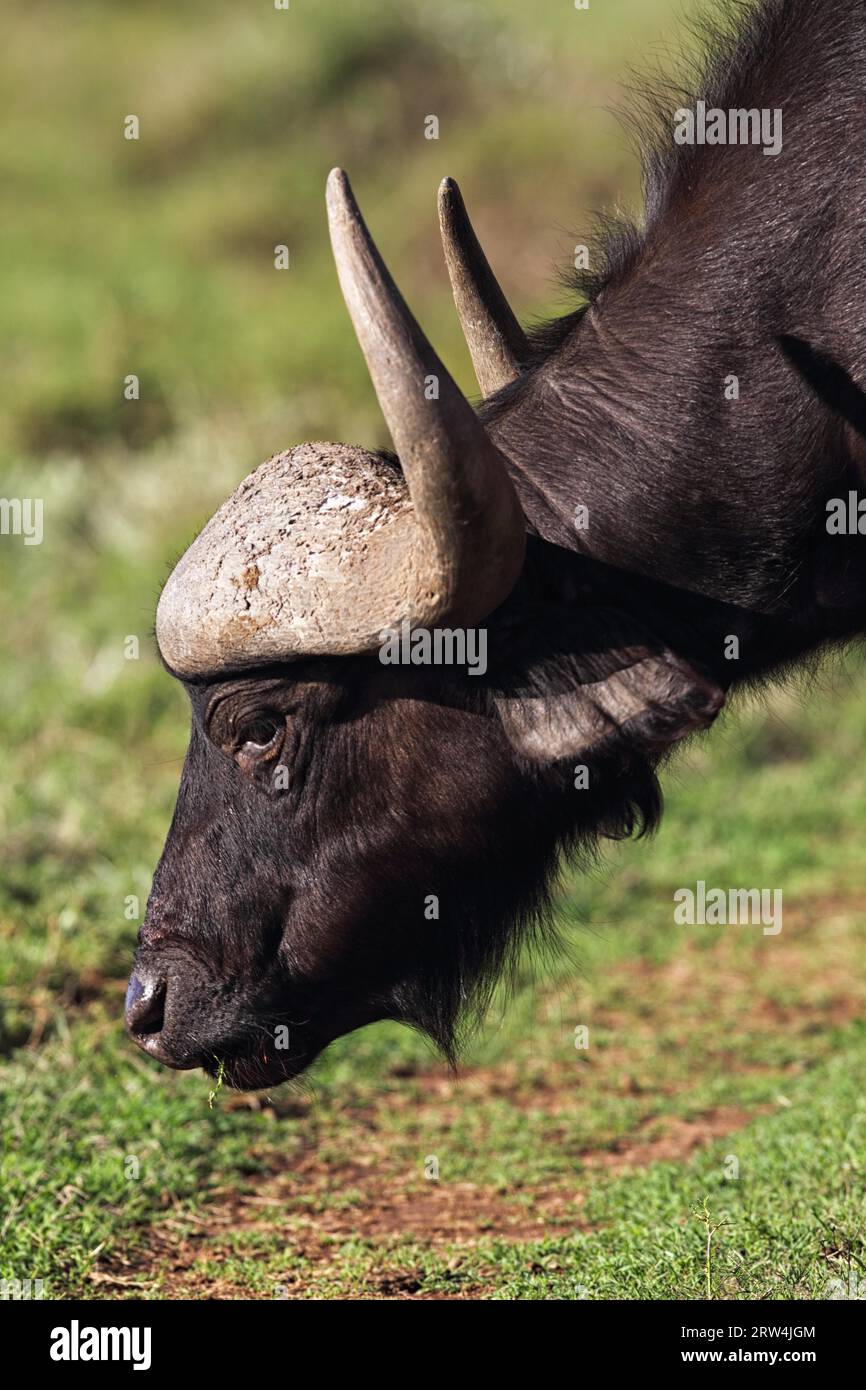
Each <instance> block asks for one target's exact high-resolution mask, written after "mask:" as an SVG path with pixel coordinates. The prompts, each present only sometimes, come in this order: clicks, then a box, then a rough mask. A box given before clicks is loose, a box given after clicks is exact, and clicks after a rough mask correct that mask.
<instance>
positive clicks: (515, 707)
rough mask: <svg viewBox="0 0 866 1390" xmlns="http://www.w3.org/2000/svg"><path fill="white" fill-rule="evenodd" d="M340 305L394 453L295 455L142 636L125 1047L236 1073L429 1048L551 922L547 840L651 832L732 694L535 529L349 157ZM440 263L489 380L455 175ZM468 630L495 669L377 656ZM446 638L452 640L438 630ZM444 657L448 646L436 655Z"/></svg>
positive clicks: (216, 540)
mask: <svg viewBox="0 0 866 1390" xmlns="http://www.w3.org/2000/svg"><path fill="white" fill-rule="evenodd" d="M328 207H329V217H330V225H331V236H332V241H333V246H334V253H335V258H336V262H337V268H338V272H339V276H340V282H341V286H342V289H343V294H344V297H345V299H346V302H347V305H348V308H349V312H350V314H351V317H352V320H353V323H354V326H355V330H356V333H357V335H358V338H359V341H360V344H361V347H362V349H363V352H364V355H365V357H366V360H367V364H368V367H369V369H370V373H371V376H372V379H373V384H374V386H375V388H376V391H377V394H378V397H379V401H380V403H381V406H382V409H383V412H384V415H385V418H386V420H387V423H388V426H389V429H390V432H391V435H392V438H393V441H394V444H395V447H396V455H397V456H396V457H394V456H392V455H386V454H374V453H367V452H364V451H362V450H360V449H356V448H350V447H347V446H345V445H341V444H304V445H301V446H299V447H297V448H294V449H292V450H290V451H289V452H287V453H284V454H280V455H278V456H277V457H275V458H273V459H271V460H270V461H269V462H268V463H265V464H263V465H262V466H261V467H260V468H259V469H257V470H256V471H255V472H254V473H252V474H251V475H250V476H249V477H248V478H247V479H246V480H245V481H244V482H243V483H242V484H241V485H240V487H239V488H238V490H237V491H236V492H235V494H234V495H233V496H232V497H231V498H230V499H229V501H228V502H226V503H225V504H224V505H223V506H222V507H221V508H220V510H219V511H218V512H217V514H216V515H215V517H214V518H213V519H212V520H211V522H210V523H209V524H208V525H207V526H206V527H205V529H204V530H203V531H202V532H201V534H200V535H199V537H198V538H197V539H196V541H195V542H194V543H193V545H192V546H191V547H190V549H189V550H188V551H187V553H186V554H185V555H184V557H183V558H182V559H181V561H180V562H179V564H178V565H177V567H176V568H175V570H174V572H173V574H172V575H171V577H170V579H169V580H168V583H167V584H166V586H165V589H164V591H163V594H162V597H161V600H160V603H159V609H158V613H157V638H158V642H159V646H160V650H161V654H162V657H163V660H164V662H165V664H166V666H167V667H168V668H169V670H170V672H171V673H172V675H174V676H175V677H177V678H178V679H180V680H182V681H183V682H184V684H185V686H186V689H187V691H188V694H189V698H190V702H191V706H192V731H191V737H190V745H189V751H188V754H187V759H186V765H185V767H184V771H183V776H182V780H181V786H180V793H179V797H178V802H177V807H176V810H175V814H174V819H173V821H172V825H171V829H170V831H169V835H168V839H167V842H166V846H165V849H164V852H163V855H162V858H161V860H160V863H159V866H158V868H157V871H156V875H155V878H154V884H153V890H152V893H151V897H150V900H149V903H148V909H147V914H146V918H145V922H144V924H143V926H142V930H141V933H140V940H139V949H138V953H137V956H136V963H135V968H134V972H133V975H132V978H131V981H130V986H129V992H128V996H127V1022H128V1026H129V1029H130V1031H131V1033H132V1035H133V1037H134V1038H135V1040H136V1042H137V1043H139V1045H140V1046H141V1047H142V1048H143V1049H144V1050H145V1051H147V1052H148V1053H150V1054H151V1055H152V1056H154V1057H156V1058H158V1059H159V1060H160V1061H162V1062H165V1063H167V1064H168V1065H170V1066H174V1067H196V1066H203V1067H205V1068H207V1069H209V1070H211V1071H213V1070H215V1069H216V1068H217V1066H218V1065H219V1064H222V1065H223V1066H224V1068H225V1075H226V1077H227V1079H228V1081H229V1082H230V1083H231V1084H233V1085H237V1086H257V1085H264V1084H271V1083H275V1082H278V1081H280V1080H283V1079H285V1078H287V1077H290V1076H293V1075H296V1074H297V1073H298V1072H300V1071H301V1070H303V1068H304V1067H305V1066H307V1065H308V1064H309V1062H310V1061H311V1060H312V1059H313V1058H314V1057H315V1056H316V1055H317V1054H318V1053H319V1052H320V1051H321V1050H322V1049H323V1048H324V1047H325V1046H327V1044H328V1043H329V1042H331V1041H332V1040H333V1039H334V1038H336V1037H338V1036H340V1035H341V1034H344V1033H346V1032H348V1031H350V1030H352V1029H355V1028H358V1027H359V1026H361V1025H363V1024H365V1023H368V1022H371V1021H373V1020H377V1019H385V1018H389V1019H397V1020H400V1021H403V1022H406V1023H408V1024H410V1025H413V1026H416V1027H418V1028H421V1029H423V1030H424V1031H425V1032H426V1033H428V1034H429V1035H430V1036H431V1037H432V1038H433V1039H434V1040H435V1041H436V1042H437V1043H438V1044H439V1045H440V1046H441V1047H442V1048H444V1049H445V1051H446V1052H448V1053H451V1052H452V1051H453V1049H454V1046H455V1030H456V1025H457V1023H458V1020H460V1019H461V1018H465V1017H466V1016H467V1010H469V1011H470V1012H471V1009H472V1008H473V1006H474V1007H475V1009H476V1011H477V1006H478V1005H480V1004H483V1002H484V1000H485V998H486V994H487V992H488V990H489V988H490V986H491V985H492V984H493V982H494V981H495V980H496V978H497V977H498V976H499V975H500V974H501V972H502V970H503V968H504V967H507V965H508V964H509V962H510V961H511V960H512V959H513V953H514V949H515V943H516V942H517V941H518V940H519V939H520V938H521V933H520V932H519V930H518V929H519V928H521V927H523V928H526V929H529V930H532V929H533V928H534V927H536V926H537V925H538V924H539V923H540V922H543V921H544V918H545V911H544V909H545V905H546V901H547V892H548V888H549V884H550V881H551V878H552V875H553V872H554V869H555V865H556V862H557V857H558V855H559V853H560V852H561V850H562V849H564V848H568V847H570V846H572V845H574V844H575V843H578V842H580V841H581V840H584V841H585V840H587V839H591V838H592V837H593V836H595V835H597V834H599V833H604V834H623V833H628V832H629V831H630V830H631V829H633V828H634V826H635V825H636V824H637V823H639V822H643V823H648V822H652V820H653V819H654V817H655V816H656V814H657V811H658V807H659V793H658V788H657V784H656V781H655V776H654V768H655V765H656V764H657V762H658V760H659V758H660V757H661V756H663V754H664V752H665V750H666V749H667V748H668V747H669V745H670V744H672V743H673V742H674V741H676V740H677V739H679V738H680V737H682V736H683V735H684V734H686V733H688V732H690V731H691V730H693V729H696V728H700V727H704V726H705V725H707V724H708V723H709V722H710V721H711V720H712V719H713V717H714V716H715V714H716V712H717V711H718V709H719V707H720V705H721V703H722V698H723V697H722V693H721V690H720V689H719V688H718V686H717V685H716V684H714V683H713V682H712V681H710V680H709V679H708V678H707V676H706V675H705V674H703V673H702V670H701V669H700V664H699V663H694V662H691V661H685V660H684V659H682V658H681V657H680V656H677V655H675V654H674V651H673V650H672V648H671V645H670V643H669V638H668V637H667V636H666V637H665V638H664V639H662V638H660V637H659V636H658V632H657V629H656V628H655V627H654V626H653V621H652V610H651V605H649V606H646V605H645V607H644V610H643V611H639V610H638V607H637V606H636V605H635V604H633V603H624V602H623V597H622V592H621V582H622V581H621V580H618V579H615V578H614V579H612V578H610V577H609V576H607V577H605V576H604V575H603V574H601V573H599V572H596V570H595V568H594V567H593V566H592V564H591V562H590V561H588V560H587V559H586V558H585V557H583V556H581V555H580V554H578V553H576V552H573V551H570V550H567V549H563V548H561V547H557V546H554V545H550V544H549V543H548V542H545V541H542V540H541V539H540V538H539V537H538V536H537V535H534V534H530V535H529V536H527V524H526V521H525V518H524V514H523V510H522V508H521V505H520V503H519V502H518V495H517V491H516V490H515V480H514V479H513V472H514V470H513V465H512V464H511V462H510V460H509V459H508V458H507V457H506V456H505V455H504V454H503V453H501V452H500V450H499V449H498V448H497V447H496V445H495V444H494V443H493V441H492V438H491V437H490V436H489V434H488V432H487V431H486V430H485V428H484V426H483V425H482V423H481V421H480V420H479V418H478V416H477V415H476V414H475V412H474V410H473V409H472V408H471V406H470V405H469V403H468V402H467V401H466V399H465V398H464V397H463V395H462V394H461V393H460V391H459V390H458V388H457V386H456V385H455V383H454V381H453V380H452V378H451V377H450V375H449V374H448V372H447V371H446V369H445V368H444V366H443V365H442V363H441V362H440V361H439V359H438V357H437V356H436V354H435V353H434V351H433V349H432V348H431V346H430V344H429V343H428V342H427V340H426V338H425V337H424V335H423V333H422V332H421V330H420V328H419V327H418V325H417V323H416V322H415V320H414V318H413V317H412V316H411V314H410V313H409V310H408V309H407V308H406V305H405V304H404V302H403V300H402V299H401V297H400V295H399V292H398V291H397V289H396V287H395V285H394V284H393V281H392V280H391V278H390V276H389V274H388V272H387V270H386V269H385V266H384V265H383V263H382V261H381V259H380V257H379V255H378V252H377V251H376V248H375V246H374V245H373V243H372V241H371V239H370V237H369V234H368V232H367V229H366V227H365V226H364V223H363V221H362V219H361V217H360V214H359V212H358V209H357V207H356V205H355V202H354V200H353V198H352V194H351V191H350V189H349V186H348V182H347V180H346V178H345V176H344V175H343V174H341V173H340V172H338V171H335V172H334V174H332V175H331V179H330V182H329V187H328ZM441 212H442V220H443V233H444V236H445V246H446V256H447V260H448V266H449V271H450V273H451V278H452V283H453V287H454V292H455V299H456V301H457V305H458V309H459V310H460V313H461V318H462V320H463V322H464V327H465V329H466V332H467V338H468V339H469V344H470V349H471V351H472V356H473V361H474V363H475V366H476V371H477V372H478V376H479V380H480V381H481V384H482V386H483V388H484V389H485V390H486V391H487V392H490V391H493V390H496V389H498V388H499V387H500V386H503V385H505V384H507V382H508V381H509V380H510V379H511V378H512V377H513V376H515V375H516V374H518V373H519V372H520V370H521V361H522V357H523V354H524V352H525V340H524V339H523V335H522V333H521V330H520V328H519V326H518V325H517V323H516V320H515V319H514V317H513V315H512V314H511V311H510V309H509V308H508V306H507V304H506V303H505V301H504V299H503V298H502V295H501V291H499V287H498V285H497V284H496V282H495V280H494V279H493V276H492V273H491V272H490V268H489V266H488V265H487V262H486V260H485V259H484V257H483V254H482V252H481V250H480V247H479V246H478V243H477V242H476V240H475V238H474V235H473V233H472V229H471V227H470V226H469V224H468V221H467V219H466V217H465V211H464V209H463V206H462V203H461V201H460V198H459V194H458V193H457V190H456V188H455V186H454V185H453V184H451V183H450V182H449V183H446V185H444V186H443V191H442V199H441ZM479 629H483V635H484V639H485V660H484V661H483V662H476V664H475V665H474V666H472V665H468V664H465V663H464V664H462V665H461V664H459V663H458V664H453V665H452V664H448V663H447V661H446V664H428V663H427V662H426V661H424V660H421V661H420V663H418V664H416V662H417V657H418V653H419V651H421V654H422V656H423V650H422V649H420V648H418V647H416V646H414V645H412V644H411V643H410V644H408V645H407V646H404V648H403V652H404V655H408V658H409V659H408V660H407V661H405V662H402V661H398V662H396V663H394V664H390V663H386V662H384V661H383V660H382V659H381V658H382V656H383V654H384V649H383V642H384V641H385V639H386V634H392V633H395V632H402V633H404V635H405V633H406V632H407V631H408V632H409V633H413V632H414V633H417V632H422V633H424V634H428V635H429V634H431V633H440V634H441V633H444V634H445V636H446V637H447V638H451V639H454V638H455V635H460V634H465V633H466V631H467V630H472V631H477V630H479ZM451 650H452V651H453V650H455V648H454V646H453V643H452V648H451ZM458 650H459V648H458Z"/></svg>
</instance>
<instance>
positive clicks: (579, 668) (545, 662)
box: [494, 609, 725, 762]
mask: <svg viewBox="0 0 866 1390" xmlns="http://www.w3.org/2000/svg"><path fill="white" fill-rule="evenodd" d="M592 618H593V621H592V625H591V626H592V629H593V631H590V632H587V631H586V630H584V631H583V632H582V633H581V634H580V635H578V634H577V633H576V634H575V640H574V645H573V647H572V650H571V651H567V652H563V651H562V650H560V651H559V652H557V653H555V654H554V655H553V656H552V657H548V658H547V659H542V660H541V661H540V662H538V663H534V664H533V665H532V666H531V668H530V669H529V670H527V671H526V673H525V676H524V678H523V679H522V680H521V682H520V684H519V685H518V686H517V687H516V688H514V689H512V690H509V691H500V692H497V693H496V695H495V696H494V699H495V704H496V708H497V712H498V714H499V718H500V721H501V723H502V727H503V729H504V731H505V734H506V736H507V738H508V739H509V742H510V743H511V744H512V746H513V748H514V749H515V751H516V752H518V753H519V754H520V755H521V756H522V757H524V758H527V759H529V760H530V761H532V762H555V761H556V760H557V759H559V758H572V757H577V756H580V755H581V754H584V753H593V752H602V751H605V752H606V751H607V750H608V748H612V747H613V745H614V743H615V742H616V741H617V740H619V741H620V742H621V743H622V742H624V743H625V744H626V745H627V746H628V747H630V748H631V749H633V750H635V751H637V752H640V753H642V754H644V755H645V756H647V757H649V758H650V759H651V760H652V759H656V758H658V757H660V756H661V755H662V754H663V753H664V752H665V750H666V748H667V747H668V746H669V745H670V744H672V743H676V742H677V740H678V739H681V738H685V737H686V736H687V735H688V734H690V733H694V732H695V731H696V730H698V729H704V728H706V727H707V726H708V725H710V724H711V723H712V722H713V720H714V719H715V717H716V715H717V714H718V712H719V710H720V709H721V708H722V705H723V704H724V701H725V695H724V691H723V690H722V689H721V688H720V687H719V686H717V685H715V684H714V683H713V682H712V680H710V679H708V678H707V677H706V676H704V675H702V674H701V673H700V672H699V671H698V670H697V669H696V668H695V667H694V666H692V665H691V664H690V663H689V662H687V661H685V660H683V659H682V658H681V657H678V656H676V655H675V654H674V653H673V652H672V651H670V650H669V649H668V648H667V647H665V646H664V645H663V644H661V643H659V642H658V641H656V640H655V639H654V638H653V637H652V636H651V635H650V634H649V633H648V632H647V631H646V629H645V628H643V627H642V626H640V625H638V624H637V623H636V622H635V621H634V620H632V619H631V618H625V617H624V615H623V614H621V613H615V612H613V611H612V610H601V609H596V610H594V612H593V615H592ZM572 621H573V620H572Z"/></svg>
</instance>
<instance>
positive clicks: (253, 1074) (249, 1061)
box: [203, 1048, 321, 1091]
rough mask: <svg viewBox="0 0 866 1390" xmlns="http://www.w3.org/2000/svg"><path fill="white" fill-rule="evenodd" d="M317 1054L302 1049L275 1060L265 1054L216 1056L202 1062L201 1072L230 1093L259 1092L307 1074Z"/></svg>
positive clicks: (313, 1051)
mask: <svg viewBox="0 0 866 1390" xmlns="http://www.w3.org/2000/svg"><path fill="white" fill-rule="evenodd" d="M320 1051H321V1048H315V1049H314V1050H310V1049H305V1050H304V1051H303V1052H292V1053H289V1054H287V1055H286V1056H285V1057H275V1056H274V1055H273V1053H271V1054H270V1055H269V1054H268V1053H267V1052H264V1051H262V1052H261V1053H259V1054H252V1053H250V1054H247V1055H243V1056H233V1057H218V1056H216V1055H215V1056H214V1058H213V1060H212V1061H211V1062H206V1063H204V1065H203V1070H204V1071H205V1072H206V1073H207V1075H208V1076H210V1077H212V1078H213V1079H214V1081H219V1080H222V1081H223V1082H225V1084H226V1085H227V1086H229V1087H230V1088H231V1089H232V1090H233V1091H260V1090H262V1089H264V1088H265V1087H272V1086H280V1085H282V1083H283V1082H284V1081H293V1080H294V1079H295V1078H296V1077H298V1076H300V1075H301V1073H302V1072H304V1071H306V1069H307V1067H308V1066H309V1065H310V1063H311V1062H312V1061H313V1060H314V1058H315V1057H316V1056H317V1055H318V1053H319V1052H320Z"/></svg>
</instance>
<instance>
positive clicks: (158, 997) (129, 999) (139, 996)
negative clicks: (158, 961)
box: [126, 973, 166, 1037]
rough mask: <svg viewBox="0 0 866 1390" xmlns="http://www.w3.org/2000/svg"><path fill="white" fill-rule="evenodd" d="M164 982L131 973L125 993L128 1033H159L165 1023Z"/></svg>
mask: <svg viewBox="0 0 866 1390" xmlns="http://www.w3.org/2000/svg"><path fill="white" fill-rule="evenodd" d="M165 992H166V984H165V980H155V979H151V978H148V977H147V976H145V977H144V978H143V979H142V978H141V977H140V976H139V975H137V974H135V973H133V974H132V976H131V977H130V981H129V988H128V989H127V991H126V1026H127V1028H128V1029H129V1031H130V1033H135V1034H137V1035H138V1036H139V1037H140V1036H142V1034H150V1033H160V1032H162V1026H163V1023H164V1022H165Z"/></svg>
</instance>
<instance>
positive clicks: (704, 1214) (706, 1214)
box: [692, 1197, 731, 1298]
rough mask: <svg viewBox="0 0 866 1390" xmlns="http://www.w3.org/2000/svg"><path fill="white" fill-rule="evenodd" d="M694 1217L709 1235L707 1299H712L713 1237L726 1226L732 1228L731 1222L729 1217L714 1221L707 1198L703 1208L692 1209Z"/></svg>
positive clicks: (706, 1267) (706, 1257)
mask: <svg viewBox="0 0 866 1390" xmlns="http://www.w3.org/2000/svg"><path fill="white" fill-rule="evenodd" d="M692 1216H693V1217H694V1218H695V1220H696V1221H700V1223H701V1225H702V1226H703V1227H704V1229H705V1231H706V1233H707V1249H706V1256H705V1269H706V1277H707V1298H712V1296H713V1292H712V1278H711V1274H712V1265H711V1258H710V1257H711V1252H712V1245H713V1236H714V1235H715V1234H716V1231H721V1230H722V1229H723V1228H724V1227H725V1226H730V1224H731V1220H730V1217H728V1216H719V1217H717V1218H716V1219H715V1220H713V1216H712V1213H711V1212H710V1207H709V1199H708V1198H707V1197H705V1198H704V1201H703V1205H702V1206H700V1207H692Z"/></svg>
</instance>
